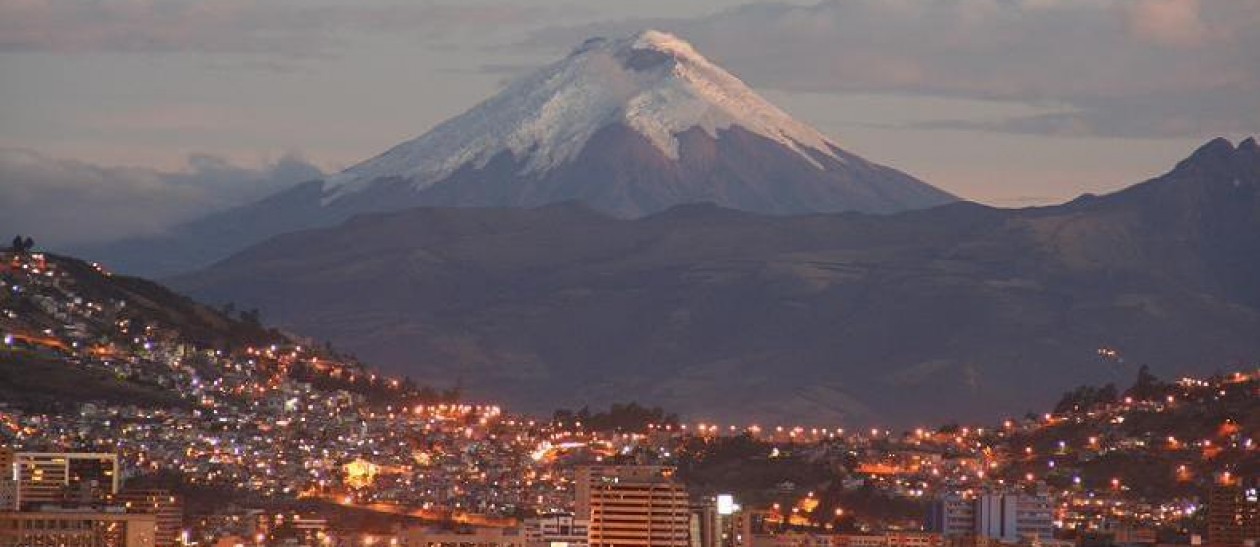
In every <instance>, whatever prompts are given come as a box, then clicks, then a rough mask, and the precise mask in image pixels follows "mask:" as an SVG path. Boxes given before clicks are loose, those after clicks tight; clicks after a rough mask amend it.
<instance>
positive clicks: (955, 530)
mask: <svg viewBox="0 0 1260 547" xmlns="http://www.w3.org/2000/svg"><path fill="white" fill-rule="evenodd" d="M927 529H928V530H932V531H934V532H937V533H940V534H941V535H944V536H949V537H958V536H966V535H971V534H975V533H976V500H975V499H974V498H965V497H963V496H960V495H958V494H948V495H945V496H942V497H940V498H938V499H937V500H936V501H935V502H933V503H932V507H931V508H930V509H929V511H928V518H927Z"/></svg>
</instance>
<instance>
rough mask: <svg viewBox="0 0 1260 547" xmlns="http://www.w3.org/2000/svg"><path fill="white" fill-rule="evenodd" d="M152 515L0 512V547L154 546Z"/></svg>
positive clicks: (75, 511) (90, 511)
mask: <svg viewBox="0 0 1260 547" xmlns="http://www.w3.org/2000/svg"><path fill="white" fill-rule="evenodd" d="M156 531H157V520H156V517H155V516H154V515H145V514H135V513H123V512H121V511H119V512H112V511H95V510H79V509H67V510H41V511H27V512H12V513H0V547H53V546H57V547H155V545H154V541H155V533H156Z"/></svg>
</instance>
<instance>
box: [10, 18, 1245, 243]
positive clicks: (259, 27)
mask: <svg viewBox="0 0 1260 547" xmlns="http://www.w3.org/2000/svg"><path fill="white" fill-rule="evenodd" d="M643 28H658V29H661V30H667V31H671V32H675V33H677V34H679V35H680V36H682V37H683V38H685V39H688V40H690V41H692V42H693V43H694V44H695V45H696V47H697V48H698V49H699V50H700V51H701V52H702V53H704V54H705V55H707V56H708V57H710V58H711V59H713V60H714V61H716V62H718V63H719V64H722V65H723V66H725V67H726V68H728V69H729V70H731V71H732V72H734V73H735V74H736V75H737V76H740V77H741V78H743V79H744V80H745V81H747V82H748V83H749V84H750V85H751V86H752V87H754V88H755V89H757V90H759V91H761V92H762V93H764V94H765V95H766V96H767V97H768V98H770V99H771V100H772V101H774V102H776V103H778V104H779V105H781V106H782V107H784V108H785V109H786V110H788V111H789V112H791V113H793V114H794V115H796V116H797V117H798V118H800V119H801V120H803V121H805V122H807V123H810V124H813V125H815V126H817V127H818V128H819V129H821V130H822V131H823V132H824V133H827V134H828V135H830V136H832V137H834V138H835V139H836V140H837V141H838V142H839V143H840V144H841V145H842V146H845V147H846V148H848V149H849V150H851V151H853V152H855V153H858V154H860V155H863V156H865V157H867V158H869V159H872V160H875V161H879V162H883V163H887V164H889V165H892V166H894V167H897V168H900V169H903V170H905V171H908V172H910V173H912V174H914V175H916V176H918V177H920V178H922V179H924V180H926V181H928V182H930V183H932V184H935V185H937V186H940V187H941V188H944V189H946V190H948V191H951V192H954V193H956V194H959V195H961V196H963V197H966V198H969V199H974V200H977V201H981V202H986V203H990V204H996V205H1029V204H1041V203H1050V202H1056V201H1061V200H1064V199H1067V198H1070V197H1073V196H1075V195H1077V194H1079V193H1081V192H1087V191H1089V192H1103V191H1109V190H1112V189H1116V188H1118V187H1120V186H1124V185H1127V184H1130V183H1133V182H1137V181H1140V180H1143V179H1145V178H1148V177H1151V176H1154V175H1156V174H1159V173H1161V172H1163V171H1165V170H1166V169H1168V168H1170V167H1171V166H1172V164H1173V163H1174V162H1175V161H1177V160H1178V159H1180V158H1182V157H1184V156H1186V155H1187V154H1188V153H1189V152H1190V151H1191V150H1192V149H1193V148H1194V147H1196V146H1197V145H1198V144H1200V143H1202V142H1203V141H1205V140H1206V139H1208V138H1210V137H1213V136H1218V135H1223V136H1227V137H1230V138H1234V139H1238V138H1241V137H1243V136H1245V135H1247V134H1250V133H1260V2H1258V1H1255V0H833V1H823V2H821V3H815V2H752V3H747V4H744V3H739V2H733V1H726V2H720V1H714V0H684V1H679V0H669V1H660V0H646V1H645V0H635V1H633V2H627V1H624V0H581V1H577V0H515V1H510V0H440V1H427V2H426V1H417V0H410V1H406V0H345V1H332V0H208V1H204V2H194V1H189V0H0V219H5V218H8V219H9V220H8V221H6V222H0V224H4V225H6V226H7V225H9V224H17V223H15V222H14V220H13V219H15V218H17V219H26V220H27V221H28V225H29V224H35V225H37V227H38V228H40V229H42V230H43V233H45V234H46V236H47V238H49V239H51V240H53V241H59V240H60V241H73V240H76V239H84V238H90V237H95V238H110V237H117V236H119V235H131V234H134V233H146V232H152V231H156V230H160V229H162V228H163V227H164V226H166V225H169V224H170V223H172V222H177V221H180V220H183V219H185V218H188V217H190V216H195V215H196V214H200V212H203V211H207V210H213V209H216V208H222V207H225V206H229V205H232V204H234V203H240V202H243V201H245V200H249V199H256V197H257V196H258V195H260V194H265V193H267V192H270V191H273V190H274V189H275V188H278V187H282V186H284V185H286V184H290V183H292V181H293V179H295V178H301V177H305V176H309V175H311V174H312V173H314V172H315V171H313V170H312V168H311V166H314V167H316V168H318V169H320V170H323V171H325V172H328V171H334V170H337V169H340V168H343V167H346V166H349V165H350V164H353V163H355V162H357V161H359V160H362V159H366V158H368V157H370V156H372V155H375V154H377V153H379V152H381V151H383V150H384V149H385V148H387V147H389V146H391V145H393V144H396V143H397V142H399V141H401V140H404V139H407V138H411V137H414V136H416V135H418V134H420V133H423V132H424V131H426V130H427V129H428V128H430V127H431V126H433V125H434V124H436V123H438V122H440V121H442V120H444V119H446V118H448V117H450V116H453V115H455V114H458V113H460V112H462V111H463V110H465V109H467V108H469V107H470V106H472V105H473V104H475V103H477V102H479V101H480V100H482V99H484V98H486V97H488V96H490V95H491V94H493V93H494V92H495V91H496V90H497V89H498V88H500V87H501V86H502V85H503V83H504V82H505V81H506V80H507V79H509V78H511V77H513V76H514V75H516V74H519V73H520V72H521V71H523V70H528V69H530V68H531V67H536V66H539V65H541V64H544V63H547V62H551V61H554V60H556V59H558V58H559V57H561V56H563V55H564V54H565V53H566V52H567V51H568V50H570V49H571V48H572V47H573V46H574V45H576V44H577V43H579V42H580V41H581V40H582V39H583V38H585V37H588V36H591V35H617V34H625V33H629V32H632V31H636V30H640V29H643ZM304 162H309V163H310V164H311V165H310V166H308V165H305V164H304ZM133 197H134V198H135V199H132V198H133ZM164 203H168V204H170V206H169V208H168V209H167V210H165V211H164V212H163V213H161V214H155V213H152V212H153V211H156V210H158V209H161V208H162V204H164ZM57 208H60V209H61V210H60V211H52V209H57ZM44 212H56V213H58V214H59V215H60V216H59V217H58V218H65V219H74V218H77V219H79V220H80V221H81V223H83V224H84V225H89V226H92V227H91V228H90V229H82V228H77V227H74V226H71V225H69V224H73V223H70V222H69V221H65V222H61V224H66V225H63V226H62V227H61V228H60V229H56V228H51V227H48V226H45V225H41V224H40V223H41V222H44V223H45V224H46V223H47V220H44V221H40V220H39V219H40V218H44V219H48V218H52V217H51V216H49V215H43V216H41V214H42V213H44ZM146 212H149V213H150V214H146ZM23 215H24V216H23ZM2 227H3V226H0V228H2ZM50 230H51V231H50Z"/></svg>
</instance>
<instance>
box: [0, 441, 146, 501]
mask: <svg viewBox="0 0 1260 547" xmlns="http://www.w3.org/2000/svg"><path fill="white" fill-rule="evenodd" d="M13 466H14V479H15V480H16V481H17V506H18V508H20V509H23V510H29V509H34V508H37V507H39V506H41V505H93V504H101V503H104V502H105V500H106V499H107V498H108V497H109V496H111V495H113V494H117V493H118V484H119V480H120V478H121V477H120V474H119V471H118V455H117V454H105V453H71V452H18V453H16V454H14V455H13Z"/></svg>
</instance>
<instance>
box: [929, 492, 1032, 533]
mask: <svg viewBox="0 0 1260 547" xmlns="http://www.w3.org/2000/svg"><path fill="white" fill-rule="evenodd" d="M1053 520H1054V510H1053V507H1052V506H1051V503H1050V496H1049V495H1047V494H1044V493H1039V494H1022V493H988V494H983V495H980V496H976V497H975V498H964V497H961V496H956V495H950V496H945V497H942V498H939V499H937V500H936V501H935V502H933V504H932V508H931V510H930V511H929V513H928V519H927V528H928V530H930V531H933V532H937V533H940V534H941V535H943V536H945V537H960V536H966V535H974V536H976V537H981V538H992V539H997V540H1001V541H1004V542H1011V543H1013V542H1017V541H1020V540H1023V539H1029V538H1037V539H1038V540H1043V541H1044V540H1050V539H1053V537H1054V526H1053Z"/></svg>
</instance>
